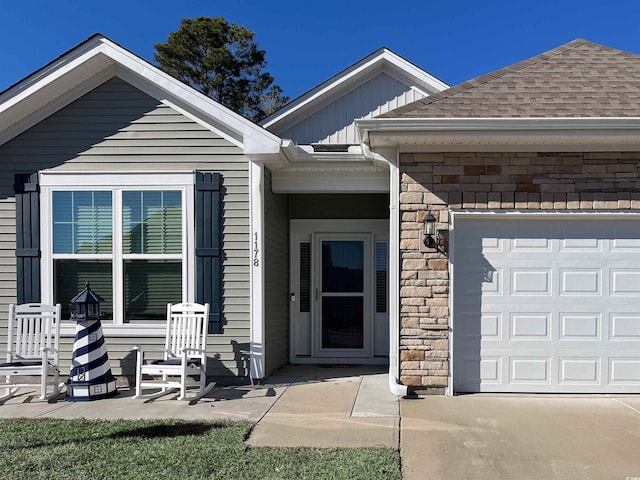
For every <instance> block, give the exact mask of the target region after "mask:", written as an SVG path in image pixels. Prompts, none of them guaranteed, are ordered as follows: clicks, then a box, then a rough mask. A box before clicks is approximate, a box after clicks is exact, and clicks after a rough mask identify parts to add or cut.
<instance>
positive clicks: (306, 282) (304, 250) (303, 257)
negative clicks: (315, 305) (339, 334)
mask: <svg viewBox="0 0 640 480" xmlns="http://www.w3.org/2000/svg"><path fill="white" fill-rule="evenodd" d="M310 311H311V244H310V243H308V242H304V243H300V313H308V312H310Z"/></svg>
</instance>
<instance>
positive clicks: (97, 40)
mask: <svg viewBox="0 0 640 480" xmlns="http://www.w3.org/2000/svg"><path fill="white" fill-rule="evenodd" d="M99 58H101V59H103V61H99V60H98V59H99ZM109 68H111V69H115V71H113V70H109ZM106 71H108V72H109V73H110V74H111V75H115V74H118V75H120V76H123V77H125V78H124V79H125V80H126V81H129V82H131V83H132V84H133V85H134V86H135V87H137V88H139V89H141V90H142V91H144V92H146V93H148V94H150V95H152V96H154V97H155V98H158V100H160V101H163V102H165V103H166V104H167V105H170V106H172V107H174V108H176V109H177V110H178V111H180V113H182V114H184V115H185V116H187V117H188V118H191V119H192V120H194V121H196V122H198V123H199V124H201V125H203V126H205V128H210V129H211V130H212V131H214V132H216V133H218V134H222V135H223V136H224V137H225V138H228V139H229V141H231V142H232V143H234V144H235V145H237V146H240V147H242V148H243V149H244V150H245V153H247V154H254V155H260V154H277V153H279V151H280V145H281V143H282V141H281V139H280V138H279V137H277V136H276V135H274V134H272V133H270V132H268V131H266V130H265V129H263V128H262V127H260V126H258V125H256V124H254V123H253V122H251V121H249V120H247V119H245V118H243V117H242V116H240V115H238V114H236V113H235V112H232V111H231V110H229V109H227V108H226V107H223V106H222V105H220V104H219V103H217V102H215V101H214V100H212V99H210V98H208V97H206V96H205V95H203V94H201V93H200V92H198V91H196V90H195V89H192V88H191V87H189V86H187V85H185V84H184V83H182V82H180V81H179V80H177V79H175V78H173V77H171V76H170V75H168V74H166V73H165V72H163V71H161V70H160V69H158V68H157V67H155V66H153V65H151V64H150V63H148V62H147V61H145V60H143V59H141V58H140V57H138V56H136V55H134V54H132V53H131V52H129V51H127V50H126V49H124V48H122V47H120V46H119V45H117V44H115V43H113V42H111V41H110V40H109V39H107V38H105V37H101V36H96V37H94V38H91V39H89V40H88V41H86V42H85V43H83V44H81V45H79V46H78V47H76V48H75V49H73V50H71V51H70V52H69V53H67V54H66V55H63V56H62V57H61V58H60V59H58V60H57V61H55V62H53V63H52V64H51V65H49V66H47V67H45V68H44V69H43V70H42V71H39V72H37V73H35V74H34V75H32V76H31V77H28V78H26V79H25V80H24V81H23V82H21V83H18V84H17V85H15V86H14V87H12V88H10V89H9V90H7V91H6V92H4V93H3V94H2V95H1V96H0V120H2V116H3V113H4V114H6V115H7V116H9V115H10V114H11V112H10V110H11V109H16V108H17V107H18V106H20V105H24V106H23V107H22V112H23V113H24V114H23V115H20V116H19V118H18V121H21V120H23V118H24V117H26V116H29V115H33V114H35V113H36V112H37V111H38V110H39V109H41V108H42V107H43V106H44V105H45V104H48V103H50V102H53V103H54V104H55V105H56V109H59V108H61V107H63V106H64V105H62V104H61V103H60V102H59V101H57V100H58V97H59V95H60V93H59V92H52V94H51V98H49V99H46V100H48V101H46V102H44V101H43V96H42V95H38V94H39V93H40V92H42V91H45V90H46V87H48V86H50V85H52V84H54V83H55V82H56V81H58V80H61V79H63V78H73V79H75V82H72V83H71V84H72V85H75V84H82V83H83V82H84V81H85V80H87V79H89V78H92V77H94V76H97V75H98V73H99V72H106ZM99 78H100V79H101V80H107V78H106V76H105V75H102V76H100V77H99ZM136 79H137V81H136ZM92 86H94V87H95V86H96V84H95V82H93V84H92ZM75 88H76V87H75V86H72V87H71V88H70V89H69V92H73V91H75ZM84 93H86V88H85V89H83V91H82V92H81V94H84ZM63 96H64V98H65V99H66V100H67V102H68V103H70V102H71V101H73V100H74V99H75V98H77V97H78V96H80V95H77V96H75V97H74V96H73V95H72V94H69V93H65V94H63ZM32 99H36V100H34V101H32ZM49 110H50V108H48V109H47V112H48V113H53V112H49ZM10 116H11V117H12V121H11V122H10V121H7V122H0V123H4V124H6V125H11V124H12V123H15V122H16V119H15V114H14V115H10ZM20 123H21V125H20V127H21V128H22V129H23V130H24V129H25V126H26V128H29V126H32V125H30V124H28V122H24V121H22V122H20ZM19 133H20V131H19V130H17V129H15V128H11V127H9V128H7V129H6V130H5V131H3V132H0V144H2V143H4V142H6V141H8V140H9V139H10V138H11V137H10V135H14V136H15V135H17V134H19Z"/></svg>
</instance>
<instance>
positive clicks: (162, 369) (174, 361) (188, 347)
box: [133, 303, 215, 404]
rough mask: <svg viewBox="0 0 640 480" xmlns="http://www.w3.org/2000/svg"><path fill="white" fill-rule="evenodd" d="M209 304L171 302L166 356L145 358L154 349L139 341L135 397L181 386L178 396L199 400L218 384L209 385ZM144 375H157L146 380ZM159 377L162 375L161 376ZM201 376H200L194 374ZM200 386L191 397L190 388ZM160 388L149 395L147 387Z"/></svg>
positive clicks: (136, 348)
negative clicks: (188, 391)
mask: <svg viewBox="0 0 640 480" xmlns="http://www.w3.org/2000/svg"><path fill="white" fill-rule="evenodd" d="M208 321H209V304H208V303H207V304H204V305H200V304H198V303H178V304H175V305H172V304H168V305H167V333H166V341H165V348H164V359H162V360H151V361H147V360H146V359H145V353H146V351H147V350H150V349H148V348H146V347H145V350H143V348H142V347H140V346H139V345H136V346H135V347H134V350H136V351H137V361H136V394H135V396H134V397H133V398H147V399H149V400H152V399H154V398H157V397H160V396H162V395H166V394H168V393H170V392H171V391H173V390H176V389H180V396H179V397H178V400H189V401H190V403H192V404H193V403H195V402H197V401H198V400H199V399H201V398H202V397H204V396H205V395H206V394H207V393H209V391H210V390H211V389H212V388H213V387H214V386H215V382H213V383H209V384H208V385H207V383H206V382H207V323H208ZM143 375H146V376H154V377H156V379H153V380H143ZM157 377H160V378H159V379H158V378H157ZM194 377H197V380H196V379H195V378H194ZM192 387H197V389H198V391H197V393H196V395H195V396H192V397H187V388H192ZM150 388H153V389H158V388H159V389H160V391H159V392H156V393H153V394H149V395H145V396H144V397H143V394H142V390H143V389H150Z"/></svg>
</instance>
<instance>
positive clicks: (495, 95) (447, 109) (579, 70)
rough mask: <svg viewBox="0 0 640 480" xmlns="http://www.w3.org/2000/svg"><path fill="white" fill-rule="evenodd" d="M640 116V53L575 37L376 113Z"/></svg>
mask: <svg viewBox="0 0 640 480" xmlns="http://www.w3.org/2000/svg"><path fill="white" fill-rule="evenodd" d="M638 116H640V55H635V54H632V53H629V52H624V51H622V50H617V49H614V48H609V47H605V46H603V45H598V44H595V43H592V42H588V41H586V40H581V39H578V40H574V41H572V42H569V43H567V44H565V45H562V46H560V47H558V48H555V49H553V50H550V51H548V52H546V53H543V54H541V55H537V56H535V57H533V58H530V59H529V60H525V61H523V62H520V63H516V64H514V65H511V66H509V67H506V68H503V69H500V70H497V71H495V72H493V73H489V74H486V75H483V76H480V77H477V78H475V79H473V80H470V81H468V82H464V83H462V84H460V85H457V86H455V87H452V88H449V89H447V90H443V91H442V92H440V93H436V94H433V95H431V96H429V97H426V98H423V99H421V100H418V101H416V102H413V103H410V104H408V105H405V106H404V107H401V108H398V109H396V110H392V111H390V112H387V113H385V114H383V115H380V116H379V117H378V118H479V117H482V118H523V117H638Z"/></svg>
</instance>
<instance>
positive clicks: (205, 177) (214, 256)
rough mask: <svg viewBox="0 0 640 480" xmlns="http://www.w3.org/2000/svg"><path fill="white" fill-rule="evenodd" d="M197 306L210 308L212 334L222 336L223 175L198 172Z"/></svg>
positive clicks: (210, 329) (196, 228)
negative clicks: (221, 195) (221, 192)
mask: <svg viewBox="0 0 640 480" xmlns="http://www.w3.org/2000/svg"><path fill="white" fill-rule="evenodd" d="M195 195H196V198H195V210H196V212H195V213H196V219H195V230H196V232H195V233H196V245H195V247H196V302H199V303H208V304H209V307H210V309H209V333H221V332H222V318H221V310H222V298H221V292H222V272H221V265H220V263H221V262H220V253H221V252H220V247H221V245H220V243H221V240H220V232H221V230H222V228H221V226H222V225H221V214H220V212H221V208H220V206H221V204H220V174H219V173H215V172H196V185H195Z"/></svg>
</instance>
